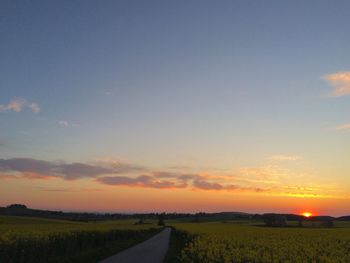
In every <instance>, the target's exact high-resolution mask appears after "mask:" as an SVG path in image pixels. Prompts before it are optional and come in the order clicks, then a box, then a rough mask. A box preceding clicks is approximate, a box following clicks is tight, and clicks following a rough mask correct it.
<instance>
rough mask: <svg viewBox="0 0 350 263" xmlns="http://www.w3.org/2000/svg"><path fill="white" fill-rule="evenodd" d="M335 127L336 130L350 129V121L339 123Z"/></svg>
mask: <svg viewBox="0 0 350 263" xmlns="http://www.w3.org/2000/svg"><path fill="white" fill-rule="evenodd" d="M335 129H336V130H337V131H350V123H347V124H343V125H339V126H337V127H336V128H335Z"/></svg>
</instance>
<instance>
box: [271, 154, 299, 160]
mask: <svg viewBox="0 0 350 263" xmlns="http://www.w3.org/2000/svg"><path fill="white" fill-rule="evenodd" d="M269 159H270V160H274V161H297V160H300V159H301V157H300V156H298V155H284V154H281V155H272V156H270V158H269Z"/></svg>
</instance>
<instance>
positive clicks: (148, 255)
mask: <svg viewBox="0 0 350 263" xmlns="http://www.w3.org/2000/svg"><path fill="white" fill-rule="evenodd" d="M170 232H171V229H170V228H166V229H164V230H163V231H162V232H160V233H158V234H157V235H155V236H153V237H151V238H150V239H148V240H146V241H144V242H142V243H140V244H138V245H136V246H133V247H131V248H129V249H127V250H124V251H122V252H120V253H118V254H116V255H114V256H111V257H109V258H107V259H104V260H102V261H100V262H99V263H162V262H163V260H164V257H165V254H166V252H167V250H168V246H169V239H170Z"/></svg>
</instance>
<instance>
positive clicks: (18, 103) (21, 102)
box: [0, 98, 40, 113]
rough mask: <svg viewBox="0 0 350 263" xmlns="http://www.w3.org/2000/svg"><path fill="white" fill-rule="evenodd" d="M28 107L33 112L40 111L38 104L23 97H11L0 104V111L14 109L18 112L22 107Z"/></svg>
mask: <svg viewBox="0 0 350 263" xmlns="http://www.w3.org/2000/svg"><path fill="white" fill-rule="evenodd" d="M25 108H28V109H30V110H31V111H32V112H34V113H39V112H40V106H39V105H38V104H37V103H34V102H28V101H27V100H25V99H21V98H18V99H13V100H11V101H10V102H9V103H7V104H0V112H6V111H14V112H20V111H22V110H23V109H25Z"/></svg>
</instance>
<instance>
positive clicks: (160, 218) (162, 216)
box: [158, 213, 165, 226]
mask: <svg viewBox="0 0 350 263" xmlns="http://www.w3.org/2000/svg"><path fill="white" fill-rule="evenodd" d="M164 218H165V213H161V214H159V215H158V226H165V223H164Z"/></svg>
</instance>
